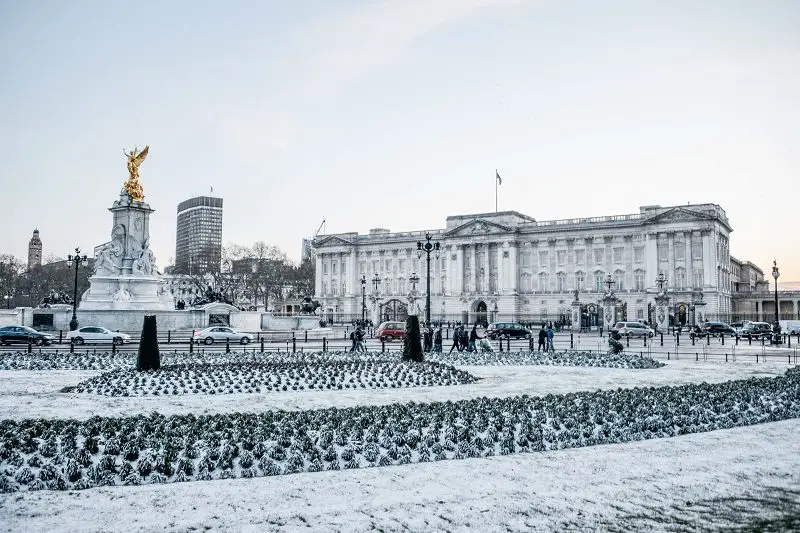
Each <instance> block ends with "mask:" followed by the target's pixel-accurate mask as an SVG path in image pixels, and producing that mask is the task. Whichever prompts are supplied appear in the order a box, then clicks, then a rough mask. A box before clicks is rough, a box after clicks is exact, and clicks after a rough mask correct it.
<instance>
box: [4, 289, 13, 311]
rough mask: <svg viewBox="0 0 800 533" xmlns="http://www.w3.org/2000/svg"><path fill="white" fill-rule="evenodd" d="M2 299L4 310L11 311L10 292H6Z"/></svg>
mask: <svg viewBox="0 0 800 533" xmlns="http://www.w3.org/2000/svg"><path fill="white" fill-rule="evenodd" d="M3 298H4V299H5V301H6V309H11V292H6V293H5V294H4V295H3Z"/></svg>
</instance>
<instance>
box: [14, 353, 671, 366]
mask: <svg viewBox="0 0 800 533" xmlns="http://www.w3.org/2000/svg"><path fill="white" fill-rule="evenodd" d="M356 357H358V358H360V359H365V360H366V359H376V360H386V359H389V358H395V359H399V358H400V354H399V353H398V352H391V353H389V352H387V353H381V352H369V353H366V354H358V355H357V356H356V355H354V354H352V353H350V352H295V353H287V352H263V353H261V352H246V353H243V352H231V353H219V352H209V353H199V352H194V353H185V352H184V353H175V352H165V353H163V354H162V355H161V363H162V365H177V364H190V363H196V364H227V363H248V362H271V361H352V360H354V359H355V358H356ZM425 357H426V360H428V361H436V362H439V363H445V364H450V365H559V366H596V367H607V368H637V369H640V368H659V367H661V366H664V365H663V363H660V362H658V361H655V360H653V359H649V358H642V357H637V356H635V355H629V354H617V355H612V354H608V353H602V354H600V353H597V352H578V351H569V352H550V353H544V352H502V353H500V352H495V353H477V352H474V353H467V352H462V353H458V352H453V353H451V354H447V353H443V354H426V355H425ZM135 366H136V354H135V353H130V352H128V353H116V354H112V353H110V352H99V353H92V352H88V353H87V352H76V353H73V354H71V353H67V352H60V353H57V354H56V353H54V352H42V353H30V354H29V353H24V352H15V353H9V354H3V355H0V370H115V369H124V368H134V367H135Z"/></svg>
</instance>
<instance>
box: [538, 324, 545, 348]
mask: <svg viewBox="0 0 800 533" xmlns="http://www.w3.org/2000/svg"><path fill="white" fill-rule="evenodd" d="M542 350H544V351H547V331H545V329H544V324H542V329H540V330H539V346H538V347H537V348H536V351H537V352H541V351H542Z"/></svg>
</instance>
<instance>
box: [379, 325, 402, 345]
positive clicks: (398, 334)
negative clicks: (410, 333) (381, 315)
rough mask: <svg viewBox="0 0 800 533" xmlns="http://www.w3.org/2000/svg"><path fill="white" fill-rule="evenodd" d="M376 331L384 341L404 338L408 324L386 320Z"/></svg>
mask: <svg viewBox="0 0 800 533" xmlns="http://www.w3.org/2000/svg"><path fill="white" fill-rule="evenodd" d="M376 333H377V335H378V338H379V339H380V340H382V341H393V340H395V339H402V338H403V337H405V336H406V324H405V322H384V323H382V324H381V325H380V326H378V331H377V332H376Z"/></svg>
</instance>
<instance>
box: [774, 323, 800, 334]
mask: <svg viewBox="0 0 800 533" xmlns="http://www.w3.org/2000/svg"><path fill="white" fill-rule="evenodd" d="M778 323H779V324H780V325H781V333H788V334H789V335H800V320H779V321H778Z"/></svg>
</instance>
